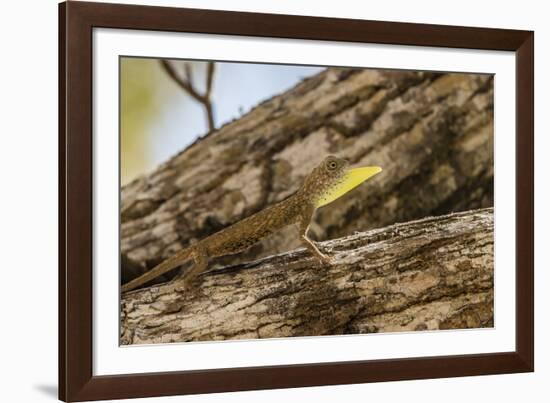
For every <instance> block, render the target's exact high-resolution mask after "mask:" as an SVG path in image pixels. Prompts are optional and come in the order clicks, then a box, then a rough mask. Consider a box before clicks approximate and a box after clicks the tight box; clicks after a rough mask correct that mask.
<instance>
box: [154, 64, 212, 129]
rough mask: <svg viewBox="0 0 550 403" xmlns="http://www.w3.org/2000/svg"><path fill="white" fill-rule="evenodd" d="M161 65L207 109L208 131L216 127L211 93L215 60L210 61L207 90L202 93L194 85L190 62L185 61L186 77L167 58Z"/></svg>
mask: <svg viewBox="0 0 550 403" xmlns="http://www.w3.org/2000/svg"><path fill="white" fill-rule="evenodd" d="M160 62H161V66H162V67H163V68H164V70H165V71H166V73H167V74H168V75H169V76H170V78H172V80H174V81H175V82H176V84H178V85H179V86H180V87H181V88H182V89H183V90H184V91H185V92H187V94H189V95H190V96H191V97H192V98H194V99H195V100H196V101H197V102H199V103H200V104H202V106H203V107H204V109H205V111H206V119H207V124H208V131H212V130H214V129H215V128H216V126H215V123H214V106H213V105H212V100H211V98H210V94H211V92H212V83H213V80H214V62H208V66H207V76H206V90H205V92H204V94H200V93H199V92H198V91H197V90H196V88H195V87H194V85H193V73H192V69H191V66H190V65H189V63H184V77H182V76H181V74H180V73H179V72H178V71H177V70H176V68H175V66H174V65H173V64H172V63H171V62H170V61H169V60H166V59H162V60H161V61H160Z"/></svg>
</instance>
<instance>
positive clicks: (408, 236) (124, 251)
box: [59, 2, 534, 401]
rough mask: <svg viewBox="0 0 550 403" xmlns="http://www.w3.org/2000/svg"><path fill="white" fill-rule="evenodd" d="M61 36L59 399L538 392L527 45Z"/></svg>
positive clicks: (151, 12) (70, 8) (333, 34)
mask: <svg viewBox="0 0 550 403" xmlns="http://www.w3.org/2000/svg"><path fill="white" fill-rule="evenodd" d="M59 28H60V29H59V32H60V41H59V57H60V63H59V68H60V71H59V77H60V80H59V91H60V97H59V100H60V107H59V115H60V116H59V122H60V123H59V124H60V130H59V155H60V157H59V164H60V170H59V172H60V178H59V188H60V197H59V200H60V202H59V203H60V205H59V209H60V214H59V217H60V222H59V232H60V243H59V244H60V251H59V252H60V253H59V256H60V264H59V290H60V291H59V292H60V295H59V317H60V320H59V324H60V325H59V326H60V327H59V344H60V346H59V383H60V387H59V393H60V399H62V400H65V401H82V400H99V399H115V398H130V397H147V396H163V395H175V394H191V393H212V392H223V391H238V390H252V389H266V388H288V387H302V386H314V385H332V384H346V383H360V382H376V381H387V380H405V379H424V378H435V377H453V376H467V375H481V374H500V373H513V372H527V371H533V368H534V359H533V357H534V353H533V352H534V342H533V329H534V323H533V281H534V280H533V88H534V82H533V57H534V56H533V52H534V48H533V40H534V34H533V32H530V31H517V30H504V29H490V28H470V27H451V26H437V25H423V24H409V23H394V22H381V21H363V20H343V19H332V18H317V17H305V16H290V15H269V14H256V13H240V12H226V11H213V10H197V9H181V8H167V7H149V6H133V5H118V4H104V3H101V4H100V3H85V2H66V3H62V4H60V7H59Z"/></svg>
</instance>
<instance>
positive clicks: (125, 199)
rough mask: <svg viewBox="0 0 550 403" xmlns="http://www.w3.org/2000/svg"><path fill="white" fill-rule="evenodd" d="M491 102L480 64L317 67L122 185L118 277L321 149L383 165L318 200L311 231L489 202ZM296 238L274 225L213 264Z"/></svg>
mask: <svg viewBox="0 0 550 403" xmlns="http://www.w3.org/2000/svg"><path fill="white" fill-rule="evenodd" d="M492 108H493V79H492V76H490V75H475V74H439V73H429V72H406V71H381V70H360V69H343V68H330V69H327V70H326V71H324V72H322V73H320V74H318V75H316V76H313V77H311V78H309V79H306V80H305V81H303V82H302V83H301V84H299V85H297V86H296V87H295V88H293V89H291V90H289V91H287V92H285V93H283V94H281V95H279V96H276V97H274V98H272V99H270V100H268V101H266V102H264V103H262V104H260V105H259V106H257V107H256V108H254V109H253V110H252V111H250V112H249V113H248V114H246V115H244V116H243V117H241V118H240V119H238V120H236V121H233V122H231V123H229V124H227V125H225V126H223V127H221V128H220V129H218V130H216V131H213V132H211V133H210V134H208V135H207V136H205V137H204V138H201V139H199V140H197V141H196V142H195V143H194V144H193V145H192V146H190V147H188V148H187V149H186V150H184V151H183V152H181V153H179V154H177V155H175V156H174V157H173V158H172V159H170V160H169V161H168V162H166V163H164V164H162V165H161V166H159V167H158V169H156V170H155V171H154V172H152V173H151V174H149V175H147V176H144V177H141V178H139V179H137V180H135V181H133V182H132V183H130V184H128V185H127V186H125V187H124V188H123V189H122V231H121V251H122V254H123V258H122V262H123V264H122V280H123V282H125V281H128V280H129V279H131V278H133V277H135V276H137V275H139V274H140V273H141V272H143V271H145V270H146V269H147V268H151V267H152V266H154V265H156V264H158V263H159V262H160V261H161V260H163V259H165V258H167V257H168V256H169V255H171V254H172V253H174V252H175V251H177V250H179V249H181V248H183V247H185V246H187V245H189V244H190V243H192V242H194V241H195V240H197V239H201V238H203V237H205V236H206V235H209V234H210V233H213V232H215V231H217V230H219V229H221V228H223V227H225V226H227V225H230V224H232V223H234V222H236V221H238V220H240V219H242V218H243V217H245V216H248V215H250V214H252V213H254V212H256V211H258V210H260V209H262V208H263V207H265V206H266V205H269V204H272V203H274V202H276V201H279V200H281V199H283V198H285V197H287V196H288V195H289V194H291V193H293V192H294V191H296V190H297V188H298V187H299V186H300V184H301V182H302V179H303V178H304V176H305V175H307V174H308V173H309V171H310V170H311V169H312V168H313V167H314V166H315V165H317V164H318V163H319V162H320V160H321V159H322V158H323V157H325V156H326V154H329V153H336V154H338V155H340V156H343V157H346V158H348V159H349V160H350V161H351V163H352V164H356V165H379V166H382V167H383V168H384V171H383V172H382V173H381V174H379V175H378V176H377V177H376V178H374V179H373V180H372V181H369V183H368V185H365V186H361V187H359V188H358V189H357V190H354V192H352V193H350V194H349V195H346V196H344V197H342V198H341V199H339V200H337V201H335V202H334V203H333V204H331V205H330V206H329V207H327V208H325V209H323V210H321V211H319V213H318V214H317V216H316V219H315V221H314V223H313V224H312V226H311V230H310V236H311V237H312V238H313V239H316V240H323V239H331V238H335V237H341V236H344V235H347V234H350V233H353V232H354V231H364V230H366V229H369V228H377V227H381V226H384V225H388V224H392V223H395V222H403V221H408V220H411V219H417V218H421V217H424V216H427V215H438V214H443V213H448V212H452V211H459V210H466V209H473V208H480V207H488V206H491V205H492V201H493V200H492V186H493V161H492V158H493V157H492V155H493V154H492V147H493V136H492V133H493V118H492ZM290 231H291V230H290ZM297 246H298V243H297V241H296V238H295V237H294V236H293V234H291V233H290V232H288V231H282V232H281V233H280V234H278V235H276V236H274V237H271V238H269V239H267V240H265V241H263V242H261V243H260V244H258V245H256V246H255V247H253V248H252V249H251V250H249V251H248V252H247V253H245V254H243V255H240V256H239V257H238V260H235V258H233V257H228V258H224V259H220V260H219V261H218V262H217V263H218V264H219V265H222V266H223V265H227V264H231V263H236V262H242V261H246V260H250V259H255V258H258V257H261V256H266V255H270V254H273V253H277V252H282V251H286V250H290V249H293V248H295V247H297Z"/></svg>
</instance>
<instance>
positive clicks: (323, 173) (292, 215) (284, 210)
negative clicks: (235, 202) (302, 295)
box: [122, 156, 348, 292]
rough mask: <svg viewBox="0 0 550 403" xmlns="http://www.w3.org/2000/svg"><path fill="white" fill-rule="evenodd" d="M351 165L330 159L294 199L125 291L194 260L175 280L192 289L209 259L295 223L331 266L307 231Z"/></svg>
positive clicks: (178, 257)
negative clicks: (322, 202)
mask: <svg viewBox="0 0 550 403" xmlns="http://www.w3.org/2000/svg"><path fill="white" fill-rule="evenodd" d="M347 166H348V163H347V161H346V160H344V159H341V158H337V157H334V156H328V157H327V158H325V159H324V161H323V162H322V163H321V164H320V165H319V166H317V167H316V168H315V169H314V170H313V171H312V172H311V174H309V176H308V177H307V178H306V179H305V181H304V184H303V185H302V187H301V188H300V189H299V190H298V191H297V192H296V193H294V194H293V195H292V196H290V197H288V198H287V199H285V200H283V201H281V202H279V203H276V204H274V205H272V206H269V207H267V208H265V209H264V210H262V211H259V212H257V213H256V214H253V215H251V216H249V217H247V218H244V219H243V220H241V221H238V222H236V223H235V224H233V225H230V226H229V227H227V228H224V229H222V230H220V231H218V232H216V233H214V234H212V235H210V236H208V237H206V238H204V239H202V240H201V241H199V242H197V243H196V244H194V245H192V246H190V247H188V248H186V249H183V250H182V251H180V252H178V253H177V254H175V255H174V256H172V257H170V258H169V259H167V260H165V261H164V262H162V263H161V264H159V265H158V266H156V267H154V268H153V269H152V270H150V271H148V272H147V273H145V274H143V275H142V276H140V277H138V278H136V279H134V280H132V281H130V282H128V283H126V284H124V285H123V286H122V292H126V291H130V290H133V289H134V288H137V287H140V286H142V285H143V284H145V283H147V282H149V281H151V280H153V279H154V278H156V277H158V276H160V275H161V274H164V273H166V272H167V271H169V270H172V269H174V268H176V267H178V266H181V265H182V264H183V263H184V262H185V261H187V260H189V259H193V260H194V261H195V265H194V266H193V267H191V268H190V269H189V270H187V271H186V272H185V273H184V274H183V277H182V278H178V279H176V280H175V281H181V282H182V283H183V286H184V288H186V289H188V288H189V287H190V286H191V283H192V281H193V280H194V279H195V278H196V276H197V275H198V274H200V273H201V272H203V271H204V270H205V269H206V268H207V266H208V259H209V258H214V257H219V256H225V255H232V254H235V253H238V252H242V251H244V250H246V249H248V248H250V247H251V246H252V245H254V244H255V243H257V242H258V241H260V240H261V239H263V238H265V237H267V236H268V235H270V234H272V233H274V232H276V231H279V230H280V229H282V228H284V227H286V226H289V225H291V224H298V226H299V229H300V239H301V241H302V243H303V244H304V246H306V247H307V248H308V249H309V250H310V251H311V253H312V254H313V255H315V256H316V257H317V258H318V259H319V260H320V261H322V262H323V263H330V258H329V257H328V256H326V255H324V254H323V253H322V252H321V251H320V250H319V249H317V247H316V246H315V244H314V243H313V241H312V240H310V239H309V238H308V236H307V231H308V227H309V223H310V221H311V217H312V216H313V213H314V212H315V210H316V209H317V206H318V204H319V200H320V199H321V198H322V197H323V196H326V195H327V194H329V193H330V192H331V190H332V189H334V188H335V187H336V186H337V185H338V184H341V183H342V181H343V180H344V177H345V173H346V168H347Z"/></svg>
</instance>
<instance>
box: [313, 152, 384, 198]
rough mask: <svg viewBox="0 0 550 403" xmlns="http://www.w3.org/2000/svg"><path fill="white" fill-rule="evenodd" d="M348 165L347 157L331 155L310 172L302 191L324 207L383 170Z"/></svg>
mask: <svg viewBox="0 0 550 403" xmlns="http://www.w3.org/2000/svg"><path fill="white" fill-rule="evenodd" d="M348 167H349V163H348V161H346V160H345V159H343V158H338V157H335V156H334V155H329V156H328V157H326V158H325V159H324V160H323V161H322V162H321V163H320V164H319V165H318V166H317V167H316V168H315V169H313V171H312V172H311V174H309V176H308V177H307V178H306V180H305V182H304V185H303V187H302V191H303V192H305V193H307V195H308V198H309V199H310V200H311V201H312V202H313V204H314V205H315V207H322V206H324V205H326V204H329V203H331V202H333V201H334V200H336V199H338V198H339V197H340V196H342V195H344V194H345V193H347V192H349V191H350V190H352V189H353V188H355V187H357V186H359V185H360V184H361V183H363V182H364V181H366V180H367V179H369V178H370V177H372V176H374V175H376V174H377V173H379V172H381V171H382V168H380V167H361V168H354V169H349V168H348Z"/></svg>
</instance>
